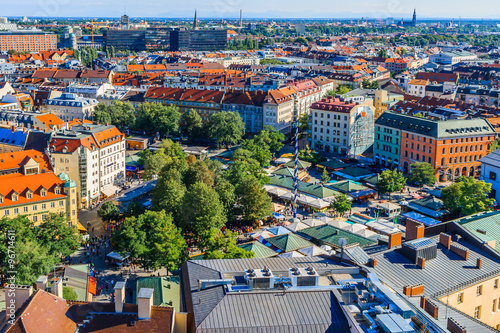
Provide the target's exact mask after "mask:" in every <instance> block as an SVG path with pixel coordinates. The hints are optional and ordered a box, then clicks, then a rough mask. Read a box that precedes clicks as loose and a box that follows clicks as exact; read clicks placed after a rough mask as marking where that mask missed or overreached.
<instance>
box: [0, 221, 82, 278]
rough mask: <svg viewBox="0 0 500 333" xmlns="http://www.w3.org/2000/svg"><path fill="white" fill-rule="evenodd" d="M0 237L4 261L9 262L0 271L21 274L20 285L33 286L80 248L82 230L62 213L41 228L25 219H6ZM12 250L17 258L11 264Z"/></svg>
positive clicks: (19, 275) (0, 222) (44, 222)
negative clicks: (71, 224)
mask: <svg viewBox="0 0 500 333" xmlns="http://www.w3.org/2000/svg"><path fill="white" fill-rule="evenodd" d="M0 234H1V239H0V262H2V263H5V265H2V266H0V270H1V271H2V273H3V274H7V271H9V270H15V271H17V274H16V283H18V284H33V283H34V282H35V281H36V280H37V279H38V277H39V276H40V275H46V274H47V273H48V272H49V271H50V270H51V269H52V268H53V267H54V265H58V264H59V263H60V260H61V259H60V258H61V257H64V256H67V255H70V254H71V253H73V252H74V251H75V250H76V248H77V246H78V230H77V229H76V227H74V226H70V225H69V224H68V222H67V221H66V220H65V219H64V217H63V216H61V215H58V214H49V215H48V216H47V218H46V219H45V221H42V223H41V224H40V225H39V226H34V225H33V222H31V221H30V220H28V219H27V218H26V217H25V216H18V217H15V218H13V219H9V218H7V217H3V218H2V219H0ZM9 249H10V250H11V252H9ZM12 251H14V252H15V258H10V260H12V262H9V255H10V254H12ZM11 264H12V267H11V266H10V265H11Z"/></svg>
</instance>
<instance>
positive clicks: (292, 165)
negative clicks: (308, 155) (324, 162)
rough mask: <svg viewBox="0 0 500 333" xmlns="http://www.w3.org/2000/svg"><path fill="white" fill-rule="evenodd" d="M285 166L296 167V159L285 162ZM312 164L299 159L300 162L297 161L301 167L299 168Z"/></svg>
mask: <svg viewBox="0 0 500 333" xmlns="http://www.w3.org/2000/svg"><path fill="white" fill-rule="evenodd" d="M285 166H286V167H289V168H295V160H291V161H290V162H288V163H287V164H285ZM310 166H311V163H309V162H306V161H302V160H298V162H297V168H299V169H307V168H309V167H310Z"/></svg>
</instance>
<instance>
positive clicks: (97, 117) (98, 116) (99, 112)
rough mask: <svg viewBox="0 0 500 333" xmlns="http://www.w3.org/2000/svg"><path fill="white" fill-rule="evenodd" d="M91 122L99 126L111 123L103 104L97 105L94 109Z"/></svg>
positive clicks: (106, 108)
mask: <svg viewBox="0 0 500 333" xmlns="http://www.w3.org/2000/svg"><path fill="white" fill-rule="evenodd" d="M92 120H93V121H96V122H98V123H99V124H106V123H111V115H110V114H109V112H108V107H107V106H106V104H104V103H99V104H97V106H96V107H95V109H94V114H93V115H92Z"/></svg>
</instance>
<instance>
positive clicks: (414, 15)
mask: <svg viewBox="0 0 500 333" xmlns="http://www.w3.org/2000/svg"><path fill="white" fill-rule="evenodd" d="M416 24H417V9H416V8H414V9H413V25H416Z"/></svg>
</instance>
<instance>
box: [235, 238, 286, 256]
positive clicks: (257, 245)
mask: <svg viewBox="0 0 500 333" xmlns="http://www.w3.org/2000/svg"><path fill="white" fill-rule="evenodd" d="M238 247H239V248H242V249H243V250H245V251H252V252H253V253H254V258H269V257H275V256H277V255H278V253H277V252H275V251H273V250H271V249H270V248H268V247H267V246H265V245H264V244H262V243H261V242H258V241H254V242H250V243H245V244H241V245H238Z"/></svg>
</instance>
